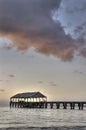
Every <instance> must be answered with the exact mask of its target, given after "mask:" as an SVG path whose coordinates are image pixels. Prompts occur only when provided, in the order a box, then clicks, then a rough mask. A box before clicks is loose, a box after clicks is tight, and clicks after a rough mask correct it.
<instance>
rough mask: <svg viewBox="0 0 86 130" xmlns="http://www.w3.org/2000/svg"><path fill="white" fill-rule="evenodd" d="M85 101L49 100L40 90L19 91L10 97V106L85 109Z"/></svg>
mask: <svg viewBox="0 0 86 130" xmlns="http://www.w3.org/2000/svg"><path fill="white" fill-rule="evenodd" d="M85 106H86V102H85V101H47V97H46V96H45V95H43V94H42V93H40V92H29V93H19V94H16V95H14V96H12V97H11V98H10V107H15V108H51V109H53V108H56V109H60V108H63V109H67V108H70V109H71V110H74V109H75V108H76V107H78V109H79V110H83V109H84V107H85Z"/></svg>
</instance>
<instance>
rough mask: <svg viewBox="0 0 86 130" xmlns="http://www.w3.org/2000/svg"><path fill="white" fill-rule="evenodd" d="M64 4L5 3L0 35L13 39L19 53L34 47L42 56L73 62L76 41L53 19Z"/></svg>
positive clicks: (0, 9)
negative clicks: (55, 11) (54, 14)
mask: <svg viewBox="0 0 86 130" xmlns="http://www.w3.org/2000/svg"><path fill="white" fill-rule="evenodd" d="M60 3H61V0H15V1H13V0H1V1H0V35H1V36H6V37H7V38H9V39H11V40H12V41H13V42H14V46H15V47H16V48H17V49H18V50H27V49H29V48H30V47H34V48H35V51H37V52H39V53H43V54H45V55H54V56H56V57H59V58H60V59H62V60H64V61H71V60H72V58H73V56H74V51H75V50H76V48H77V46H76V44H75V43H76V41H74V40H73V39H72V38H71V37H70V35H66V34H65V32H64V30H63V27H61V25H60V23H59V22H55V21H54V20H53V19H52V15H53V14H52V11H53V12H54V10H57V11H58V8H59V7H60Z"/></svg>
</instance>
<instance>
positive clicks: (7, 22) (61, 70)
mask: <svg viewBox="0 0 86 130" xmlns="http://www.w3.org/2000/svg"><path fill="white" fill-rule="evenodd" d="M27 91H28V92H32V91H40V92H42V93H44V94H45V95H46V96H47V97H48V99H49V100H86V0H0V101H1V102H2V101H8V100H9V98H10V97H11V96H12V95H13V94H16V93H18V92H27Z"/></svg>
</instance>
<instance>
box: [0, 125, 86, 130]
mask: <svg viewBox="0 0 86 130" xmlns="http://www.w3.org/2000/svg"><path fill="white" fill-rule="evenodd" d="M0 130H86V126H71V127H17V128H16V127H9V128H0Z"/></svg>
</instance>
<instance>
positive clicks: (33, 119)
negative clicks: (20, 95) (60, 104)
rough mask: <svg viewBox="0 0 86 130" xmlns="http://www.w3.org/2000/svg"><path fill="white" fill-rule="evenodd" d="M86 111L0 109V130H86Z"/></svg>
mask: <svg viewBox="0 0 86 130" xmlns="http://www.w3.org/2000/svg"><path fill="white" fill-rule="evenodd" d="M85 126H86V110H70V109H67V110H62V109H60V110H57V109H17V108H16V109H15V108H12V109H10V108H9V107H1V108H0V130H5V129H10V130H11V129H12V130H13V129H15V130H17V129H18V130H19V129H20V130H28V129H31V130H40V129H42V130H46V129H49V130H86V127H85Z"/></svg>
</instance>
